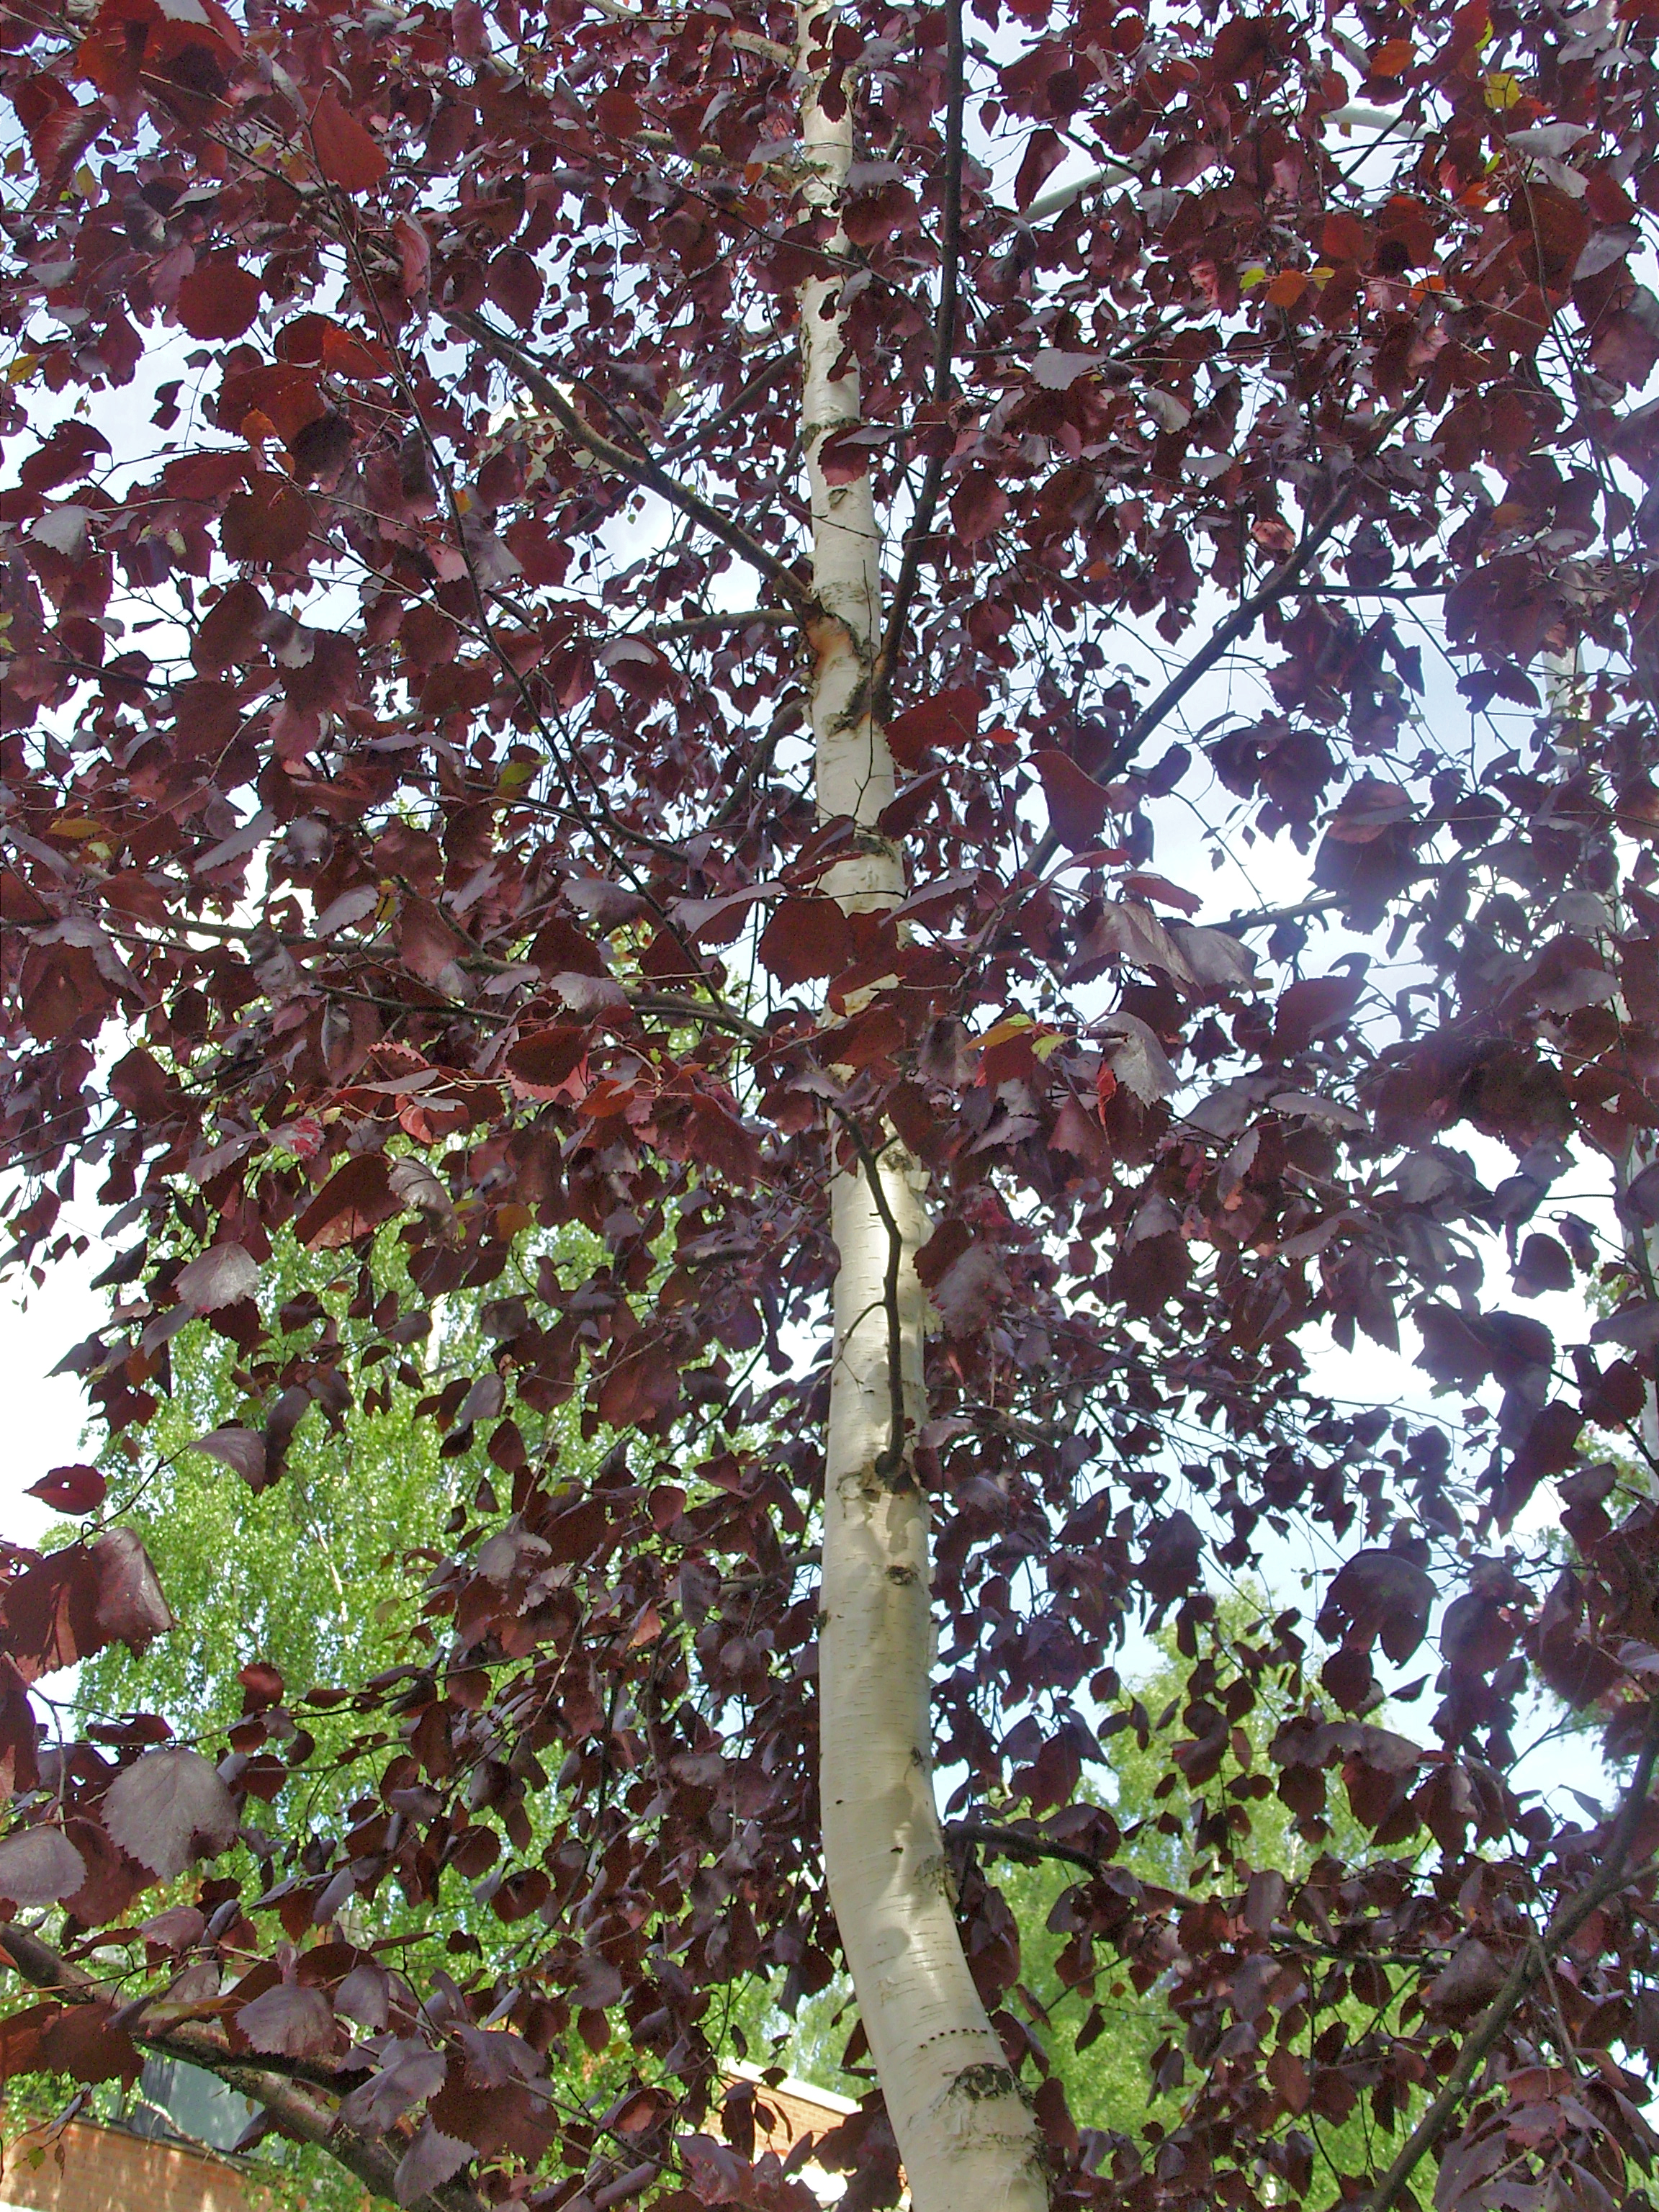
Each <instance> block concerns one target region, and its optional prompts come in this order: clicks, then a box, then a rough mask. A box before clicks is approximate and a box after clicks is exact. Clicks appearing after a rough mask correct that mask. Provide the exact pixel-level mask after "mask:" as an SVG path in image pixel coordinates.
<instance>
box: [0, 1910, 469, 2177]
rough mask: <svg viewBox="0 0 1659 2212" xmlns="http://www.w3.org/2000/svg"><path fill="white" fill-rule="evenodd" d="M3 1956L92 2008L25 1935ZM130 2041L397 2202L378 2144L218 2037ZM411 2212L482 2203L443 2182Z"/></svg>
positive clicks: (70, 1975)
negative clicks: (244, 2103)
mask: <svg viewBox="0 0 1659 2212" xmlns="http://www.w3.org/2000/svg"><path fill="white" fill-rule="evenodd" d="M0 1949H3V1951H4V1952H5V1954H6V1956H7V1958H8V1959H9V1960H10V1962H11V1964H12V1965H13V1966H15V1968H16V1970H17V1972H18V1973H19V1974H21V1976H22V1978H23V1979H24V1980H25V1981H26V1982H28V1983H30V1984H32V1985H33V1987H34V1988H35V1989H38V1990H48V1991H50V1992H51V1993H52V1995H53V1996H60V1997H63V1998H64V1999H65V2000H66V2002H69V2003H70V2004H93V2003H96V2002H100V2001H101V1994H102V1993H101V1992H100V1989H99V1987H98V1984H97V1983H96V1982H95V1981H94V1978H93V1977H92V1976H91V1975H90V1974H88V1972H86V1971H85V1970H84V1969H83V1968H82V1967H80V1966H76V1965H74V1964H73V1962H72V1961H71V1960H68V1959H65V1958H64V1957H63V1955H62V1954H60V1953H59V1952H58V1951H55V1950H54V1949H53V1948H52V1946H51V1945H50V1944H49V1943H46V1942H42V1941H41V1939H40V1936H34V1935H31V1934H30V1933H29V1931H28V1930H27V1929H23V1928H18V1927H9V1928H4V1929H0ZM127 2033H129V2035H130V2036H131V2039H132V2040H133V2042H134V2043H136V2044H137V2045H138V2047H139V2048H140V2050H142V2051H150V2052H152V2053H153V2054H154V2055H155V2057H158V2058H174V2059H179V2060H180V2061H181V2062H182V2063H184V2064H185V2065H187V2066H199V2067H200V2068H201V2069H203V2071H204V2073H208V2074H212V2075H216V2076H217V2078H218V2079H219V2080H220V2081H223V2082H224V2083H225V2084H226V2085H227V2086H228V2087H230V2088H232V2089H234V2090H235V2091H236V2093H238V2095H239V2096H243V2097H246V2098H247V2099H248V2100H249V2102H250V2103H252V2104H255V2105H258V2106H260V2107H261V2109H262V2110H264V2112H268V2113H269V2114H270V2118H271V2119H272V2120H273V2121H274V2122H275V2123H276V2125H277V2126H278V2127H279V2128H280V2129H281V2130H282V2131H283V2133H284V2134H285V2135H289V2136H295V2137H297V2139H298V2140H299V2141H300V2142H308V2143H314V2144H316V2146H317V2147H318V2148H319V2149H320V2150H325V2151H326V2152H327V2153H328V2154H329V2156H330V2157H331V2158H332V2159H335V2160H337V2161H338V2162H339V2164H340V2165H341V2166H343V2167H344V2168H345V2169H346V2171H347V2172H348V2173H349V2174H351V2175H352V2176H353V2177H354V2178H355V2179H356V2180H358V2181H361V2182H362V2185H363V2186H364V2188H366V2189H367V2190H368V2191H369V2192H370V2194H371V2195H372V2196H375V2197H393V2196H394V2194H395V2185H396V2179H397V2172H398V2158H397V2157H396V2156H394V2154H392V2152H391V2151H390V2150H388V2149H387V2148H386V2147H385V2146H384V2145H383V2144H381V2143H378V2142H374V2141H373V2140H372V2139H371V2138H370V2137H369V2136H364V2135H360V2134H359V2133H358V2132H357V2130H356V2129H354V2128H349V2127H346V2126H344V2125H343V2124H342V2123H341V2122H340V2121H339V2120H338V2119H337V2117H336V2116H335V2114H334V2113H332V2112H330V2111H329V2110H328V2109H327V2108H326V2107H325V2106H322V2105H319V2104H318V2103H317V2102H316V2100H314V2099H313V2098H311V2097H308V2096H307V2094H306V2093H305V2091H304V2090H303V2089H301V2088H300V2087H296V2085H295V2082H294V2081H289V2080H285V2079H284V2078H283V2075H280V2074H277V2073H275V2072H273V2071H271V2070H270V2069H269V2068H268V2067H264V2066H261V2065H258V2064H257V2063H250V2062H249V2061H248V2060H247V2059H246V2057H241V2056H240V2055H238V2054H237V2053H236V2052H234V2051H232V2050H231V2048H230V2045H229V2044H228V2042H227V2041H226V2040H225V2039H224V2037H223V2035H222V2033H219V2032H218V2031H217V2030H216V2029H214V2028H211V2027H208V2026H206V2025H205V2024H204V2022H202V2021H179V2022H178V2023H177V2024H175V2025H174V2026H173V2027H168V2028H158V2029H147V2028H146V2027H144V2026H143V2021H142V2019H140V2021H138V2022H137V2023H136V2024H134V2025H131V2026H130V2027H128V2030H127ZM410 2201H411V2203H412V2205H413V2208H414V2212H486V2207H485V2204H484V2201H483V2198H482V2197H478V2196H477V2195H476V2194H475V2193H474V2191H471V2190H470V2189H467V2188H465V2187H463V2186H461V2185H459V2183H455V2182H446V2183H445V2184H443V2185H441V2187H439V2188H437V2189H433V2190H428V2191H426V2193H425V2194H424V2195H423V2196H421V2197H415V2198H413V2199H412V2200H410Z"/></svg>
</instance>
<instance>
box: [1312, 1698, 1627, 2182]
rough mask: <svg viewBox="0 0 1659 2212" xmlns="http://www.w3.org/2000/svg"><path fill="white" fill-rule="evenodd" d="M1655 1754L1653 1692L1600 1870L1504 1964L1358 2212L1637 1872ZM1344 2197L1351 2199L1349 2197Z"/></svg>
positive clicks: (1443, 2116) (1392, 2178) (1394, 2174)
mask: <svg viewBox="0 0 1659 2212" xmlns="http://www.w3.org/2000/svg"><path fill="white" fill-rule="evenodd" d="M1656 1759H1659V1699H1655V1700H1654V1702H1653V1703H1652V1705H1650V1706H1649V1708H1648V1720H1647V1728H1646V1730H1645V1732H1644V1736H1643V1740H1642V1747H1641V1749H1640V1751H1639V1752H1638V1753H1637V1759H1636V1767H1635V1771H1634V1772H1633V1773H1632V1776H1631V1778H1630V1783H1629V1786H1628V1787H1627V1788H1626V1791H1625V1796H1624V1802H1623V1803H1622V1805H1621V1806H1620V1811H1619V1817H1618V1819H1617V1820H1615V1821H1614V1822H1613V1833H1612V1836H1611V1837H1610V1838H1609V1839H1608V1847H1607V1857H1606V1859H1605V1861H1604V1862H1603V1863H1602V1867H1601V1872H1600V1873H1599V1874H1597V1875H1595V1876H1593V1877H1592V1879H1591V1880H1590V1881H1588V1882H1587V1883H1586V1884H1585V1885H1584V1887H1583V1889H1581V1890H1580V1891H1579V1892H1578V1893H1577V1896H1576V1897H1572V1898H1570V1899H1568V1900H1567V1901H1566V1903H1565V1905H1559V1906H1558V1907H1557V1908H1556V1911H1554V1912H1553V1914H1552V1915H1551V1917H1550V1922H1549V1925H1548V1926H1547V1928H1546V1929H1545V1930H1544V1932H1543V1934H1542V1935H1541V1936H1538V1937H1536V1938H1534V1941H1533V1942H1530V1943H1528V1945H1527V1946H1526V1947H1525V1948H1524V1949H1523V1950H1522V1953H1521V1955H1520V1957H1519V1958H1518V1959H1516V1962H1515V1964H1514V1966H1511V1967H1510V1972H1509V1976H1508V1978H1507V1979H1506V1980H1505V1981H1504V1986H1503V1987H1502V1989H1500V1990H1498V1994H1497V1996H1495V1997H1494V1998H1493V1999H1492V2002H1491V2003H1490V2004H1489V2005H1488V2006H1487V2008H1486V2011H1485V2012H1484V2013H1483V2014H1482V2015H1481V2016H1480V2021H1479V2022H1478V2023H1477V2025H1476V2026H1475V2027H1474V2029H1473V2031H1472V2032H1471V2033H1470V2034H1469V2036H1468V2039H1467V2040H1466V2041H1465V2042H1464V2045H1463V2047H1462V2050H1461V2051H1459V2052H1458V2054H1457V2059H1456V2063H1455V2065H1454V2066H1453V2068H1452V2069H1451V2072H1450V2073H1449V2075H1447V2076H1446V2079H1445V2081H1444V2082H1443V2085H1442V2087H1441V2089H1440V2092H1439V2093H1438V2095H1437V2097H1436V2098H1435V2100H1434V2101H1433V2103H1432V2104H1431V2106H1429V2108H1428V2110H1427V2112H1425V2113H1424V2115H1423V2117H1422V2118H1421V2119H1420V2120H1419V2122H1418V2124H1417V2125H1416V2126H1415V2127H1414V2128H1413V2130H1412V2132H1411V2135H1410V2136H1409V2137H1408V2138H1407V2142H1406V2144H1405V2146H1404V2148H1402V2149H1401V2153H1400V2155H1399V2156H1398V2158H1396V2159H1395V2162H1394V2164H1393V2165H1392V2166H1390V2167H1389V2170H1388V2172H1386V2173H1385V2174H1384V2175H1383V2179H1382V2180H1381V2182H1379V2183H1378V2185H1377V2186H1376V2190H1375V2191H1373V2192H1372V2194H1371V2196H1370V2198H1369V2199H1368V2200H1364V2203H1365V2207H1366V2212H1391V2208H1392V2207H1393V2206H1394V2205H1395V2204H1397V2203H1399V2201H1400V2198H1401V2196H1402V2195H1403V2194H1404V2192H1405V2189H1406V2185H1407V2182H1408V2181H1409V2180H1410V2179H1411V2177H1412V2175H1413V2172H1415V2171H1416V2170H1417V2167H1418V2166H1419V2165H1420V2164H1421V2162H1422V2160H1424V2159H1425V2157H1426V2156H1427V2154H1428V2153H1429V2152H1430V2151H1431V2150H1432V2149H1433V2148H1434V2146H1435V2144H1436V2143H1437V2142H1439V2140H1440V2138H1441V2136H1443V2135H1444V2134H1445V2132H1446V2130H1447V2129H1448V2128H1449V2126H1450V2124H1451V2122H1452V2120H1453V2118H1454V2117H1455V2114H1456V2112H1457V2108H1458V2106H1460V2105H1461V2104H1462V2101H1463V2099H1464V2097H1465V2095H1466V2094H1467V2093H1468V2088H1469V2085H1470V2084H1471V2083H1472V2082H1473V2081H1474V2077H1475V2075H1476V2074H1477V2073H1479V2071H1480V2068H1481V2065H1482V2064H1483V2063H1484V2062H1485V2060H1486V2056H1487V2054H1488V2053H1489V2052H1490V2051H1491V2050H1492V2046H1493V2045H1495V2044H1496V2043H1497V2041H1498V2038H1499V2037H1500V2036H1501V2035H1502V2034H1503V2033H1504V2028H1505V2027H1507V2026H1508V2025H1509V2022H1510V2018H1511V2016H1512V2015H1513V2014H1514V2013H1515V2010H1516V2007H1517V2006H1518V2005H1519V2004H1520V2003H1521V2001H1522V1998H1523V1997H1524V1996H1526V1995H1527V1993H1528V1990H1530V1989H1531V1988H1532V1986H1533V1984H1534V1983H1535V1982H1538V1981H1540V1980H1541V1979H1542V1978H1543V1977H1544V1975H1545V1973H1546V1972H1547V1969H1548V1966H1549V1964H1550V1961H1551V1960H1553V1958H1555V1957H1556V1956H1557V1954H1559V1952H1560V1951H1561V1950H1562V1949H1563V1948H1565V1945H1566V1944H1568V1943H1570V1942H1571V1940H1572V1938H1573V1936H1576V1935H1577V1932H1578V1930H1579V1929H1581V1928H1582V1927H1583V1924H1584V1923H1585V1922H1586V1921H1587V1920H1588V1919H1589V1917H1590V1915H1591V1913H1592V1912H1594V1911H1595V1909H1596V1907H1597V1906H1598V1905H1605V1904H1606V1902H1607V1899H1609V1898H1610V1897H1612V1896H1613V1894H1614V1893H1615V1892H1616V1891H1618V1890H1620V1889H1622V1888H1623V1887H1625V1885H1626V1883H1627V1882H1628V1881H1630V1880H1631V1879H1632V1875H1633V1874H1634V1873H1635V1872H1637V1871H1638V1869H1633V1868H1632V1863H1631V1860H1632V1845H1633V1844H1634V1843H1635V1840H1636V1835H1637V1830H1638V1826H1639V1824H1640V1821H1641V1818H1642V1815H1643V1813H1644V1811H1645V1810H1646V1808H1647V1803H1648V1796H1649V1792H1650V1790H1651V1788H1652V1786H1653V1771H1654V1763H1655V1760H1656ZM1348 2201H1349V2202H1350V2203H1352V2199H1351V2200H1348Z"/></svg>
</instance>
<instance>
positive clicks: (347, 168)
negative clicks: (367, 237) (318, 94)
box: [311, 92, 388, 192]
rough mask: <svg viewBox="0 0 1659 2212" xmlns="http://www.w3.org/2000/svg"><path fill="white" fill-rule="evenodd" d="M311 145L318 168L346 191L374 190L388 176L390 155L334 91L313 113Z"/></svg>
mask: <svg viewBox="0 0 1659 2212" xmlns="http://www.w3.org/2000/svg"><path fill="white" fill-rule="evenodd" d="M311 143H312V147H313V151H314V152H315V154H316V156H317V167H318V168H319V170H321V172H322V173H323V175H324V177H325V179H327V180H328V182H329V183H330V184H331V185H338V186H339V187H340V189H341V191H344V192H367V191H373V190H374V186H375V185H378V184H379V183H380V179H381V178H382V177H384V176H385V174H386V168H387V166H388V164H387V161H386V155H384V154H383V153H382V152H381V150H380V147H379V146H378V145H376V143H374V139H373V138H371V137H369V135H368V131H365V130H364V128H363V126H362V124H361V123H359V122H358V120H357V118H356V116H355V115H353V114H351V113H349V111H348V110H347V109H346V108H345V107H343V106H342V105H341V103H340V101H339V100H337V98H336V97H335V95H334V94H332V93H331V92H325V94H323V96H322V98H321V99H320V100H319V101H318V102H317V105H316V106H315V107H314V108H313V110H312V112H311Z"/></svg>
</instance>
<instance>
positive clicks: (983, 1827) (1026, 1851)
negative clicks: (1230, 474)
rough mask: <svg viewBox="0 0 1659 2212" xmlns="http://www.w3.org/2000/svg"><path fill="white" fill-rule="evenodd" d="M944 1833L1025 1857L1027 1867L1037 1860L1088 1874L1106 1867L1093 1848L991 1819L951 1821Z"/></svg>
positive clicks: (1011, 1856) (953, 1839) (959, 1840)
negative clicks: (1057, 1841) (1058, 1841)
mask: <svg viewBox="0 0 1659 2212" xmlns="http://www.w3.org/2000/svg"><path fill="white" fill-rule="evenodd" d="M945 1834H946V1835H947V1836H948V1837H949V1838H951V1842H952V1843H957V1844H979V1845H980V1846H981V1848H982V1849H983V1850H987V1851H996V1852H998V1853H1000V1855H1001V1857H1004V1858H1009V1859H1019V1860H1022V1861H1023V1862H1024V1863H1025V1864H1026V1865H1027V1866H1030V1865H1033V1864H1035V1863H1036V1861H1037V1860H1038V1859H1059V1860H1060V1861H1061V1862H1062V1863H1063V1864H1065V1865H1066V1866H1074V1867H1081V1868H1082V1869H1083V1870H1084V1872H1085V1874H1092V1875H1100V1874H1103V1873H1104V1872H1105V1870H1106V1869H1105V1866H1104V1863H1103V1862H1102V1861H1101V1860H1100V1859H1097V1857H1095V1855H1094V1853H1093V1852H1092V1851H1085V1850H1079V1849H1078V1847H1077V1845H1076V1844H1051V1843H1048V1841H1046V1840H1045V1838H1042V1837H1041V1836H1028V1835H1026V1834H1025V1833H1024V1832H1023V1831H1022V1830H1021V1829H1018V1828H1003V1827H999V1826H996V1825H995V1824H994V1822H991V1821H987V1820H952V1821H951V1825H950V1826H949V1827H948V1828H947V1829H946V1830H945Z"/></svg>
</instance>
